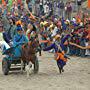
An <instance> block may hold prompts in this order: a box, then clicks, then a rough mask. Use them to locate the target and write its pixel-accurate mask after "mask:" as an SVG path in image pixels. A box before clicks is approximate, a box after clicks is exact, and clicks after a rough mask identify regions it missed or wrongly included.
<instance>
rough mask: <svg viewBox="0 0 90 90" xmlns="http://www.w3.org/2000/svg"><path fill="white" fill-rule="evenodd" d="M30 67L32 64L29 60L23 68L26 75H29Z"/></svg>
mask: <svg viewBox="0 0 90 90" xmlns="http://www.w3.org/2000/svg"><path fill="white" fill-rule="evenodd" d="M31 67H32V64H31V62H30V61H29V62H28V64H27V65H26V67H25V70H26V72H27V77H29V75H30V73H31Z"/></svg>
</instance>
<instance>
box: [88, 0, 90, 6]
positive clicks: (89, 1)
mask: <svg viewBox="0 0 90 90" xmlns="http://www.w3.org/2000/svg"><path fill="white" fill-rule="evenodd" d="M88 8H90V0H88Z"/></svg>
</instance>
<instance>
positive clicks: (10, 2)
mask: <svg viewBox="0 0 90 90" xmlns="http://www.w3.org/2000/svg"><path fill="white" fill-rule="evenodd" d="M12 4H13V0H8V5H9V6H8V10H9V11H10V9H11V7H12Z"/></svg>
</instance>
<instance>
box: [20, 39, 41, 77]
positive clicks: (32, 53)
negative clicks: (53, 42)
mask: <svg viewBox="0 0 90 90" xmlns="http://www.w3.org/2000/svg"><path fill="white" fill-rule="evenodd" d="M38 46H39V43H38V41H37V40H36V39H35V40H31V41H29V42H28V43H27V44H24V45H23V46H22V53H21V71H23V69H26V72H27V76H29V74H30V69H31V67H32V64H34V73H38V69H39V63H38V58H37V55H36V53H37V47H38Z"/></svg>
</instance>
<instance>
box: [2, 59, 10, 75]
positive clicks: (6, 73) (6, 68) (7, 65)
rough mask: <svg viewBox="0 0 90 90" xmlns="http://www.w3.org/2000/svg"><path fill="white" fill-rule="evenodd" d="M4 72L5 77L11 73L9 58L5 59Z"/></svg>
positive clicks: (3, 62) (3, 63)
mask: <svg viewBox="0 0 90 90" xmlns="http://www.w3.org/2000/svg"><path fill="white" fill-rule="evenodd" d="M2 71H3V74H4V75H8V73H9V62H8V60H7V58H3V61H2Z"/></svg>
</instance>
